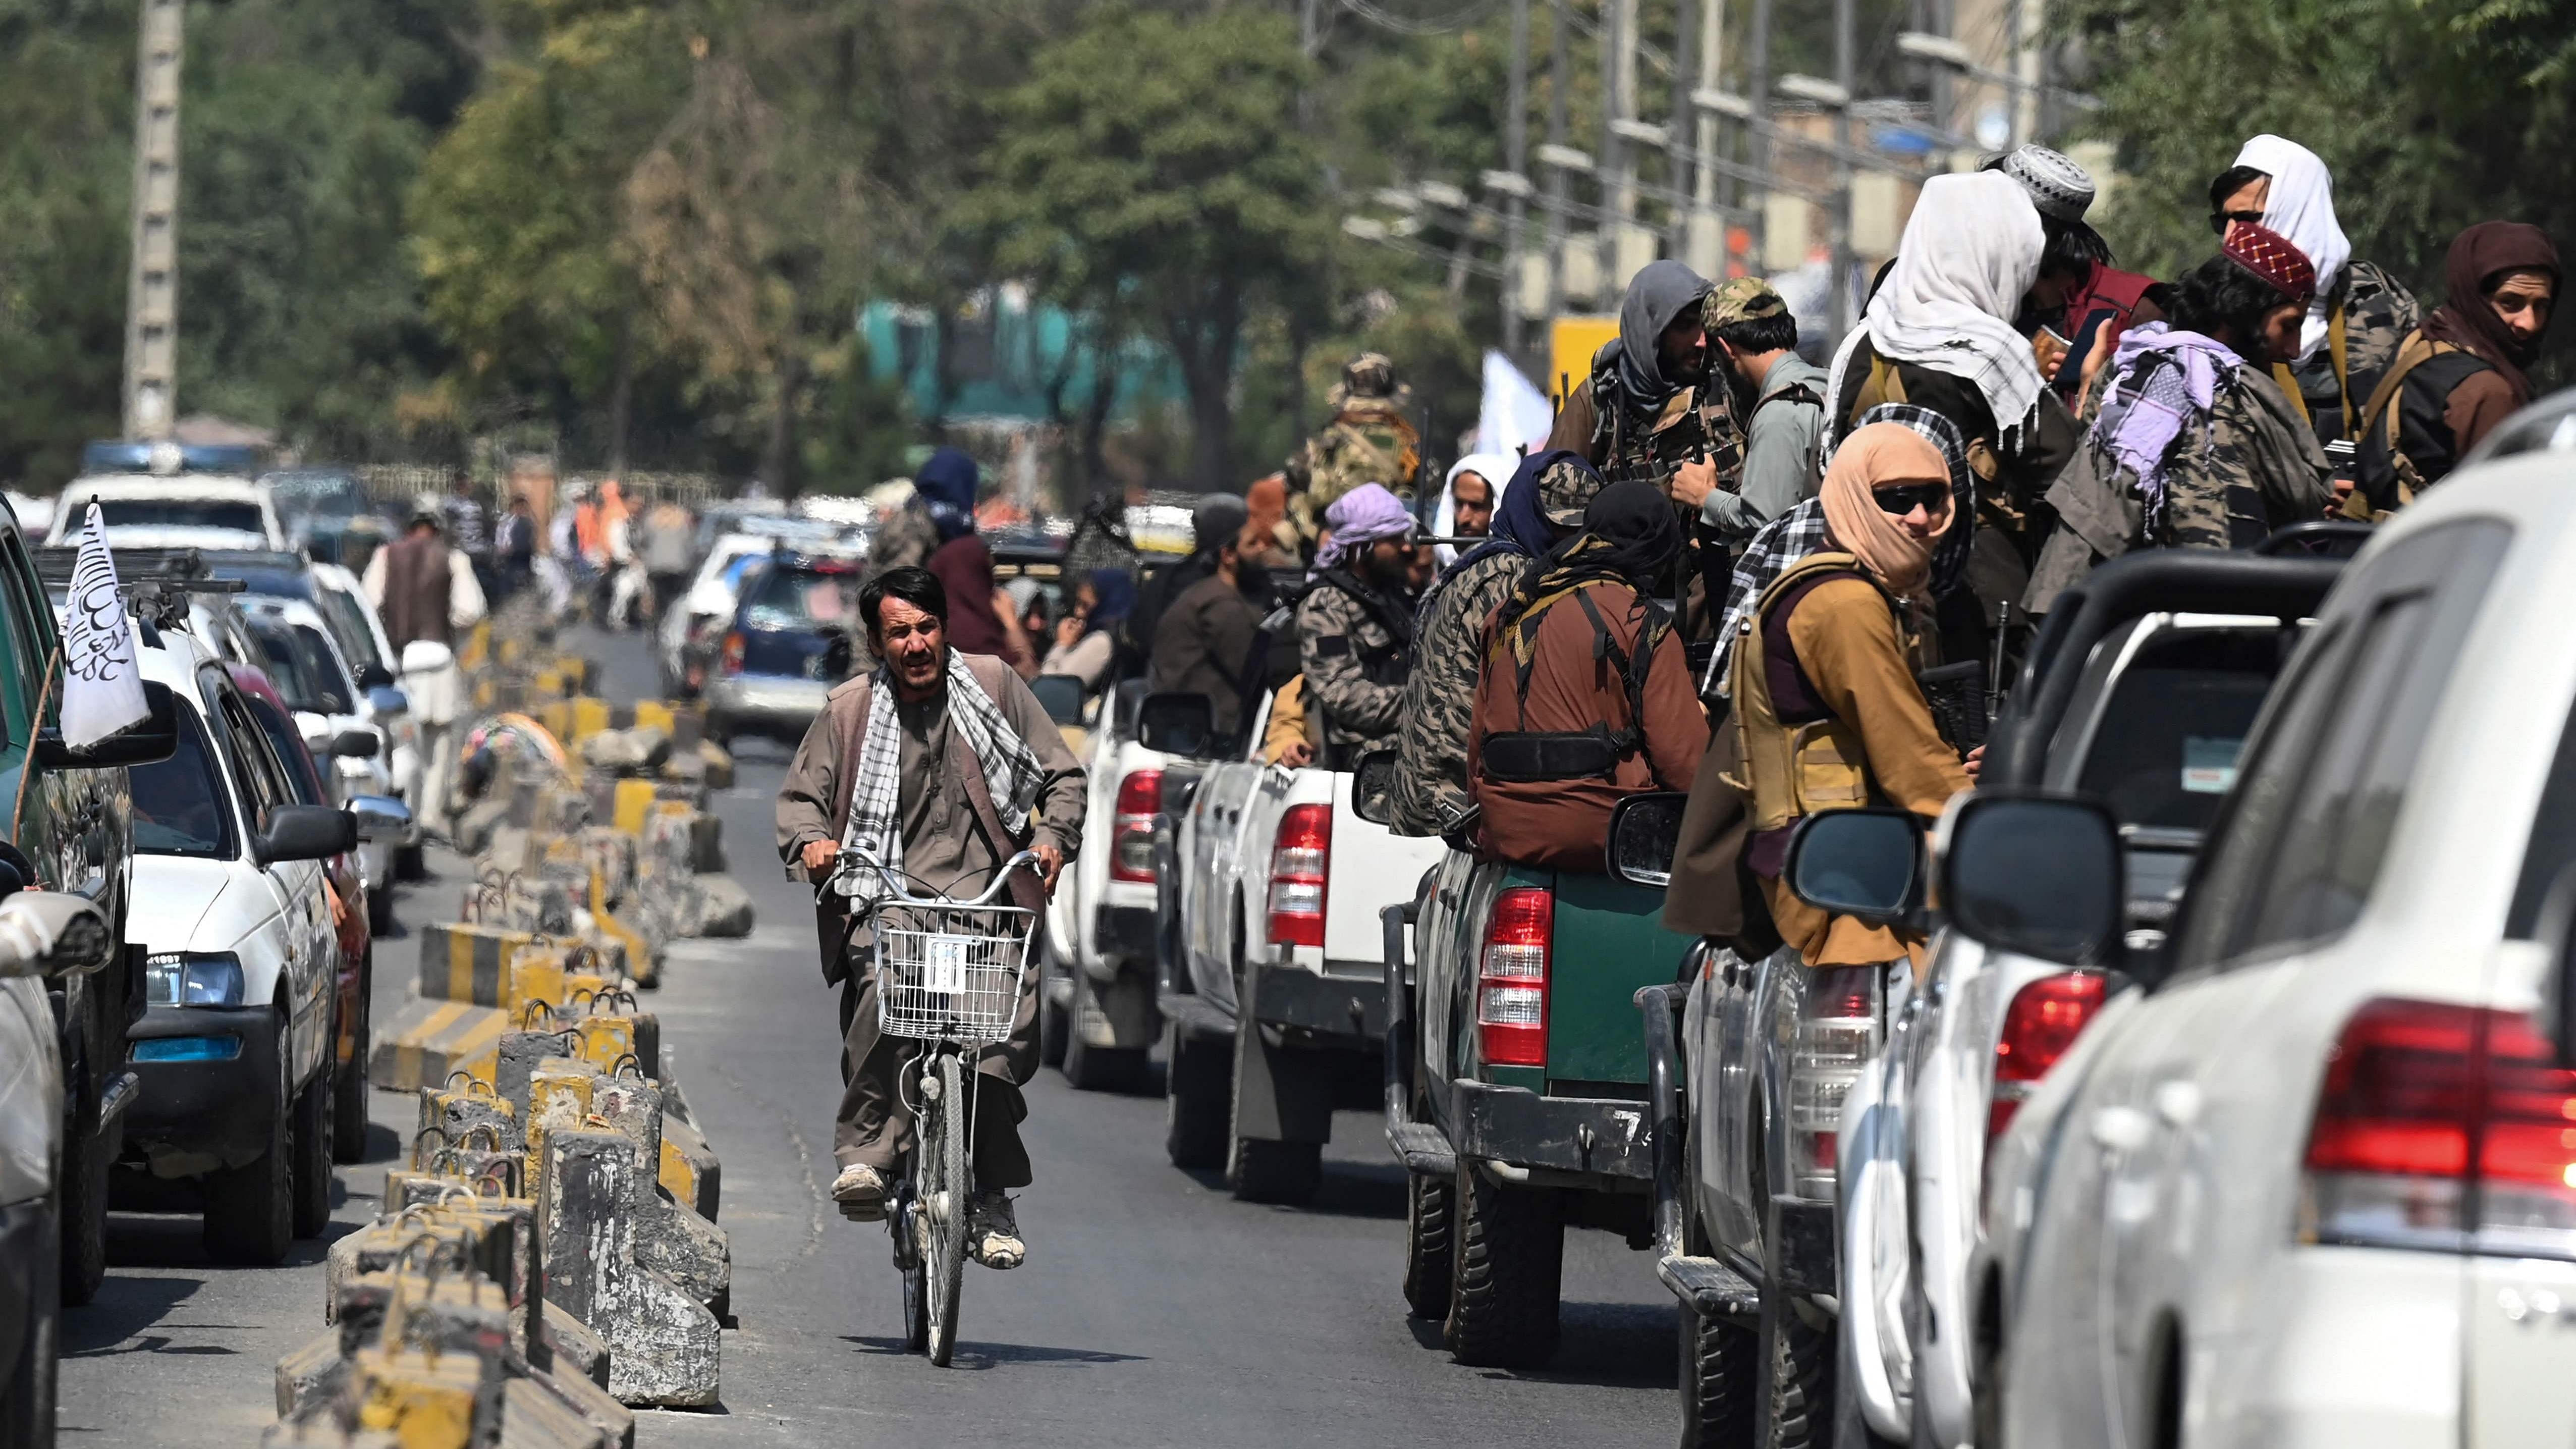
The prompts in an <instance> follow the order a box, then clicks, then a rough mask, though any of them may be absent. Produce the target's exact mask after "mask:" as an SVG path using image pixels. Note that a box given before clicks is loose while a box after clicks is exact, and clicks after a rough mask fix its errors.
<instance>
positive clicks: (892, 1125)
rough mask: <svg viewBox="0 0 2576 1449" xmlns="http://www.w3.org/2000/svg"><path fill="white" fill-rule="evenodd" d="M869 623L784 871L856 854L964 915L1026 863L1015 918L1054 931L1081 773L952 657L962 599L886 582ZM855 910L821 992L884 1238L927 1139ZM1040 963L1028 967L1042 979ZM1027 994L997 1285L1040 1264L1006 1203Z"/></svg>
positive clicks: (1022, 711) (1019, 1182)
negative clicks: (828, 1000)
mask: <svg viewBox="0 0 2576 1449" xmlns="http://www.w3.org/2000/svg"><path fill="white" fill-rule="evenodd" d="M859 616H860V619H861V620H862V621H863V622H864V624H865V625H866V628H867V631H868V640H869V642H870V644H871V645H872V646H873V648H874V653H875V655H876V658H877V659H878V660H879V661H880V663H879V664H878V666H877V668H876V669H875V670H874V671H872V672H870V673H867V674H862V675H860V676H859V677H857V678H855V679H852V680H850V681H849V682H848V683H846V684H843V685H842V686H840V687H839V688H838V689H835V690H833V691H832V693H831V695H830V697H829V699H828V700H827V701H826V702H825V704H824V706H823V712H822V714H821V715H819V716H817V717H816V719H815V721H814V724H813V726H812V728H810V729H808V730H807V731H806V732H805V741H804V743H803V744H801V745H799V746H798V747H797V750H796V759H795V762H794V763H792V764H790V765H789V766H788V768H787V783H786V785H785V786H784V787H783V788H781V789H780V790H779V792H778V853H779V856H780V858H781V859H783V860H785V861H786V862H787V867H788V874H789V876H790V877H791V878H796V879H803V880H809V881H818V882H819V881H821V880H823V879H825V878H826V877H828V876H830V875H831V874H832V872H833V868H834V861H835V860H836V858H838V857H840V856H841V854H842V853H843V852H844V851H849V852H852V853H853V854H855V855H856V856H858V857H859V858H862V859H865V860H869V861H872V862H874V863H876V864H877V865H880V866H884V867H887V868H889V869H891V870H895V871H899V872H900V875H898V876H897V877H896V879H898V880H903V879H905V878H907V877H908V878H909V883H908V884H907V885H906V887H905V888H906V889H908V890H911V891H915V892H921V891H928V890H935V891H939V892H942V893H945V894H949V895H955V896H961V897H965V896H973V895H976V894H977V893H979V892H981V891H982V890H983V888H984V886H985V885H986V884H987V883H988V882H989V881H990V880H991V879H992V877H993V872H994V871H995V870H996V869H997V868H998V867H1000V865H1001V864H1002V862H1003V861H1005V860H1008V859H1009V858H1010V857H1011V856H1012V854H1013V853H1015V852H1017V851H1019V850H1021V849H1024V848H1025V849H1027V850H1029V851H1031V852H1033V853H1034V854H1035V855H1036V856H1037V857H1038V861H1039V866H1040V868H1041V869H1042V870H1043V872H1044V877H1043V880H1042V881H1041V880H1040V879H1038V878H1036V877H1033V876H1032V875H1031V874H1030V873H1029V872H1027V871H1015V872H1013V873H1012V875H1011V878H1010V881H1011V884H1010V891H1011V900H1012V902H1013V903H1014V904H1016V905H1019V906H1021V907H1024V908H1026V909H1028V910H1031V911H1033V912H1036V913H1038V914H1039V916H1040V918H1041V920H1043V917H1044V912H1045V908H1046V897H1047V896H1049V895H1051V894H1053V893H1054V890H1055V881H1056V875H1057V873H1058V872H1060V871H1061V870H1062V869H1063V868H1064V863H1065V862H1066V861H1067V860H1069V859H1071V858H1072V857H1073V856H1074V854H1075V853H1076V852H1077V851H1079V850H1080V849H1081V847H1082V812H1083V770H1082V765H1081V763H1080V762H1079V761H1077V760H1075V758H1074V756H1073V752H1072V751H1071V750H1069V749H1067V748H1066V747H1065V743H1064V737H1063V736H1062V735H1061V734H1059V733H1057V731H1056V727H1055V724H1054V722H1053V721H1051V720H1049V719H1048V718H1047V714H1046V710H1045V709H1044V708H1043V707H1042V706H1040V705H1039V703H1038V702H1037V698H1036V696H1034V695H1032V694H1030V693H1029V689H1028V686H1027V685H1026V684H1023V683H1022V682H1021V681H1020V677H1019V675H1018V673H1017V672H1016V671H1014V670H1013V669H1012V668H1011V666H1010V665H1009V664H1008V663H1007V662H1005V661H1003V660H1000V659H996V658H994V657H992V656H990V655H983V654H965V653H956V652H952V651H951V650H950V649H949V647H948V592H947V590H946V589H945V588H944V587H942V586H941V584H940V582H939V580H938V579H937V578H936V577H934V576H933V575H932V574H931V573H930V572H929V571H928V570H926V569H920V568H911V567H904V568H891V569H886V570H884V571H883V572H880V573H878V574H875V575H874V576H872V577H871V578H869V580H868V582H867V584H866V586H865V587H863V588H861V589H860V590H859ZM1032 811H1034V812H1035V819H1034V820H1032V819H1031V814H1032ZM872 879H873V873H870V874H869V876H867V877H863V880H872ZM863 889H865V887H863ZM852 906H853V902H850V901H848V900H845V899H844V898H843V897H841V896H840V895H838V894H837V893H833V892H826V893H824V895H823V896H822V898H821V900H820V902H819V903H818V905H817V906H816V908H815V918H816V919H815V923H816V927H817V930H818V932H819V933H820V937H821V945H822V953H823V979H824V981H825V982H826V983H837V984H838V985H839V986H840V987H841V1037H842V1040H841V1080H842V1083H843V1090H842V1094H841V1108H840V1113H839V1116H838V1119H837V1122H836V1125H835V1128H834V1131H833V1140H832V1156H833V1159H834V1161H835V1162H837V1163H838V1164H839V1166H840V1175H839V1176H837V1177H835V1178H834V1179H833V1180H832V1198H833V1201H834V1202H836V1203H837V1204H838V1205H839V1206H840V1209H841V1212H842V1214H843V1215H844V1216H846V1217H849V1218H851V1219H852V1220H854V1221H859V1222H873V1221H877V1220H879V1219H881V1218H883V1217H884V1216H885V1212H886V1198H887V1194H888V1191H889V1184H890V1182H891V1180H892V1178H893V1176H894V1172H895V1164H896V1162H897V1160H898V1159H900V1158H901V1157H902V1156H903V1154H904V1153H905V1152H906V1151H907V1150H908V1149H909V1148H910V1147H911V1145H912V1135H913V1130H912V1129H913V1124H912V1113H911V1111H910V1110H909V1109H908V1108H907V1107H906V1106H905V1105H904V1102H903V1100H902V1098H901V1095H900V1094H899V1093H898V1092H897V1091H896V1089H895V1068H896V1064H897V1060H898V1058H899V1057H900V1055H901V1053H902V1051H903V1049H904V1045H905V1044H904V1042H903V1041H902V1040H900V1039H890V1038H888V1037H886V1036H885V1035H884V1033H882V1032H881V1031H880V1030H879V1027H878V1012H877V999H876V998H877V989H878V983H877V979H876V975H877V973H876V965H875V960H874V954H873V952H871V951H870V950H869V949H868V947H869V945H870V942H869V941H868V939H867V938H866V936H865V934H864V931H863V929H854V927H853V919H852ZM1036 959H1037V957H1036V953H1035V952H1031V953H1030V955H1029V960H1030V962H1031V965H1030V966H1029V967H1028V968H1027V969H1028V971H1029V972H1031V973H1034V971H1035V970H1036V967H1035V964H1034V963H1035V961H1036ZM1030 987H1031V983H1030V982H1028V981H1026V980H1024V981H1023V982H1022V985H1021V991H1020V998H1019V1010H1018V1014H1017V1016H1016V1017H1014V1018H1013V1020H1012V1024H1011V1034H1010V1037H1009V1039H1008V1040H1005V1041H1002V1042H999V1043H996V1044H994V1045H992V1046H989V1047H986V1048H985V1049H984V1050H983V1052H982V1054H981V1057H980V1058H979V1060H978V1062H977V1067H976V1069H977V1071H978V1072H979V1073H980V1074H981V1075H982V1077H983V1079H984V1081H983V1087H982V1089H981V1093H980V1097H981V1102H980V1103H979V1106H978V1108H977V1110H976V1112H975V1114H974V1141H973V1143H972V1144H971V1151H972V1154H973V1158H974V1181H975V1189H976V1190H975V1196H974V1199H973V1201H972V1202H971V1204H970V1205H969V1218H968V1226H967V1233H966V1238H967V1245H968V1247H969V1249H970V1251H971V1252H972V1253H973V1255H974V1258H975V1260H976V1261H977V1262H979V1263H982V1264H984V1265H985V1266H986V1267H990V1268H1015V1267H1018V1266H1019V1265H1020V1263H1021V1262H1022V1261H1024V1260H1025V1259H1026V1258H1027V1256H1028V1247H1027V1245H1026V1243H1024V1242H1023V1241H1022V1240H1021V1238H1020V1231H1019V1225H1018V1223H1017V1221H1016V1220H1015V1218H1014V1215H1013V1213H1012V1210H1011V1201H1010V1199H1009V1198H1008V1197H1006V1196H1004V1192H1005V1190H1007V1189H1011V1188H1023V1187H1027V1186H1028V1185H1029V1181H1030V1171H1029V1157H1028V1152H1027V1150H1026V1149H1025V1148H1023V1147H1022V1146H1021V1144H1020V1130H1019V1124H1020V1120H1021V1119H1022V1118H1024V1117H1026V1116H1027V1115H1028V1105H1027V1103H1026V1101H1025V1100H1024V1099H1023V1098H1022V1097H1021V1095H1020V1087H1021V1085H1022V1084H1023V1083H1025V1082H1027V1081H1028V1079H1029V1078H1030V1077H1031V1076H1032V1075H1033V1074H1034V1073H1035V1072H1036V1070H1037V1039H1038V1034H1037V993H1036V992H1035V991H1034V990H1032V989H1030Z"/></svg>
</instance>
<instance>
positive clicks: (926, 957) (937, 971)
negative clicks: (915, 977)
mask: <svg viewBox="0 0 2576 1449" xmlns="http://www.w3.org/2000/svg"><path fill="white" fill-rule="evenodd" d="M922 945H923V946H924V947H925V948H926V949H925V951H924V953H923V957H922V968H923V970H922V977H923V980H922V984H923V985H924V986H926V987H928V988H929V989H930V990H932V991H944V992H950V993H955V992H961V991H964V990H965V989H966V963H967V962H968V961H971V960H973V959H974V950H975V938H974V937H972V936H932V937H931V938H929V939H928V940H926V941H924V942H923V943H922Z"/></svg>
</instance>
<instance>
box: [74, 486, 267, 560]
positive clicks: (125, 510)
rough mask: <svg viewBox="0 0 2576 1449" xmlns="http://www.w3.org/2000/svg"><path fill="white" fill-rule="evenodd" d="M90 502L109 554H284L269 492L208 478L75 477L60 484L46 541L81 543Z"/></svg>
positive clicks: (259, 487)
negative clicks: (144, 551)
mask: <svg viewBox="0 0 2576 1449" xmlns="http://www.w3.org/2000/svg"><path fill="white" fill-rule="evenodd" d="M93 502H95V503H96V504H98V510H99V519H100V521H101V522H102V523H103V524H105V525H106V528H107V541H108V543H109V544H110V545H111V546H112V547H117V548H134V547H144V548H209V549H241V548H250V549H284V548H287V547H289V541H288V539H287V536H286V525H285V524H284V523H283V522H281V521H280V520H279V519H278V516H277V505H276V504H275V503H274V502H273V501H271V499H270V498H269V495H268V490H267V489H265V488H262V487H261V486H260V485H258V484H257V483H254V482H252V481H251V480H249V479H248V478H236V477H225V476H222V475H218V474H210V473H180V474H171V475H158V474H148V473H123V474H109V475H106V476H103V477H89V478H75V479H73V480H72V481H71V482H69V483H66V484H64V485H63V496H62V506H61V507H60V508H57V509H56V510H55V511H54V517H53V527H52V531H51V532H50V533H48V534H47V535H46V538H45V542H47V543H50V544H77V543H79V542H80V539H81V530H82V529H83V528H84V527H86V526H87V522H88V518H89V505H90V504H91V503H93Z"/></svg>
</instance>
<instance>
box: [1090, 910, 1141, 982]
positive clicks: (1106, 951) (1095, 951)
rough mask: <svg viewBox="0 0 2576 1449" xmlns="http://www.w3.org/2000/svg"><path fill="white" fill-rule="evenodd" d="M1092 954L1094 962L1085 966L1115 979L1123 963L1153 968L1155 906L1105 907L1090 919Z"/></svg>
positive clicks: (1105, 977)
mask: <svg viewBox="0 0 2576 1449" xmlns="http://www.w3.org/2000/svg"><path fill="white" fill-rule="evenodd" d="M1091 950H1092V956H1093V958H1094V960H1093V961H1090V962H1086V963H1084V964H1085V965H1086V966H1087V967H1090V968H1091V969H1093V970H1094V971H1095V973H1106V976H1104V978H1103V979H1107V977H1114V976H1115V975H1116V974H1117V969H1118V967H1119V966H1120V965H1121V964H1123V963H1129V962H1133V963H1136V964H1139V965H1151V964H1152V963H1153V960H1154V908H1153V907H1152V906H1116V905H1103V906H1101V907H1100V908H1099V909H1098V910H1097V911H1095V912H1094V913H1093V915H1092V917H1091Z"/></svg>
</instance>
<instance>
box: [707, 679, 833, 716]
mask: <svg viewBox="0 0 2576 1449" xmlns="http://www.w3.org/2000/svg"><path fill="white" fill-rule="evenodd" d="M831 692H832V686H831V685H829V684H826V683H824V682H823V681H821V680H819V679H804V678H800V677H797V676H793V675H785V674H727V675H720V676H717V677H716V678H713V679H709V680H708V681H707V685H706V691H705V695H706V702H707V713H708V715H710V716H711V717H713V718H715V719H718V720H721V721H723V722H724V723H725V724H727V725H730V726H732V727H734V728H737V729H740V728H746V727H747V728H752V729H761V728H776V729H787V728H795V729H803V728H804V727H805V726H807V725H809V724H812V723H813V722H814V717H815V716H816V715H818V714H821V713H822V712H823V700H824V698H825V697H826V696H827V695H829V694H831Z"/></svg>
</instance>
